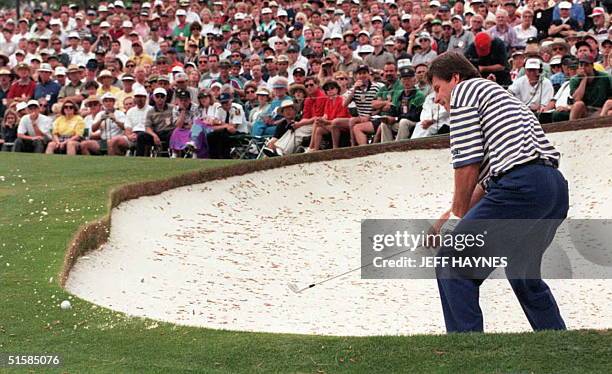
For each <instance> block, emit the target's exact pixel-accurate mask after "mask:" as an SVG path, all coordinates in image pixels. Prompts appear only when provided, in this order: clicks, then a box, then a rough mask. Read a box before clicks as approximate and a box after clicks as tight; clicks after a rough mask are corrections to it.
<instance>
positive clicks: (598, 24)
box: [589, 7, 608, 43]
mask: <svg viewBox="0 0 612 374" xmlns="http://www.w3.org/2000/svg"><path fill="white" fill-rule="evenodd" d="M589 17H590V18H591V19H592V20H593V27H592V28H591V29H590V30H589V33H591V34H593V35H595V38H596V39H597V42H599V43H603V41H604V40H606V39H608V28H607V27H606V11H605V10H604V8H602V7H595V8H593V12H592V13H591V15H589Z"/></svg>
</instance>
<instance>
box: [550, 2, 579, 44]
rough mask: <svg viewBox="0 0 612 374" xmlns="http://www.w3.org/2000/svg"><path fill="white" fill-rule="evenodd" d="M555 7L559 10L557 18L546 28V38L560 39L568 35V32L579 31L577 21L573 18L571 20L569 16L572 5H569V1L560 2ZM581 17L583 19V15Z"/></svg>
mask: <svg viewBox="0 0 612 374" xmlns="http://www.w3.org/2000/svg"><path fill="white" fill-rule="evenodd" d="M576 5H577V6H580V5H579V4H576ZM557 7H558V8H556V9H559V18H556V19H554V20H553V21H552V23H551V24H550V27H549V28H548V36H551V37H554V38H558V37H561V38H562V37H565V36H567V35H569V31H570V30H574V31H580V29H581V26H580V24H579V22H578V20H576V19H575V18H571V16H570V12H571V9H572V3H570V2H569V1H561V2H560V3H559V4H558V5H557ZM580 7H582V6H580ZM556 9H555V10H556ZM553 17H554V16H553ZM583 17H584V13H583ZM582 22H583V23H584V19H583V21H582Z"/></svg>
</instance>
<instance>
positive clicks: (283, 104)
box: [279, 100, 293, 109]
mask: <svg viewBox="0 0 612 374" xmlns="http://www.w3.org/2000/svg"><path fill="white" fill-rule="evenodd" d="M292 106H293V100H283V101H282V102H281V105H280V107H279V109H284V108H288V107H292Z"/></svg>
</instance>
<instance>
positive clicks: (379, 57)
mask: <svg viewBox="0 0 612 374" xmlns="http://www.w3.org/2000/svg"><path fill="white" fill-rule="evenodd" d="M372 46H373V47H374V52H373V53H372V54H370V55H368V56H367V57H366V58H365V63H366V64H368V65H369V66H370V68H372V69H375V70H382V69H383V67H384V66H385V64H386V63H387V62H395V57H393V54H391V53H389V52H387V51H385V50H384V48H383V37H382V35H374V36H372Z"/></svg>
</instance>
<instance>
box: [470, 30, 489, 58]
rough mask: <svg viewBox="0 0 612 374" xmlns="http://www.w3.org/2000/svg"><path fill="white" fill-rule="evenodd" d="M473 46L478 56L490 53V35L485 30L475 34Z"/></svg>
mask: <svg viewBox="0 0 612 374" xmlns="http://www.w3.org/2000/svg"><path fill="white" fill-rule="evenodd" d="M474 47H476V53H477V54H478V56H480V57H483V56H487V55H488V54H489V53H491V35H489V34H488V33H487V32H485V31H481V32H479V33H478V34H476V37H475V38H474Z"/></svg>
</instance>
